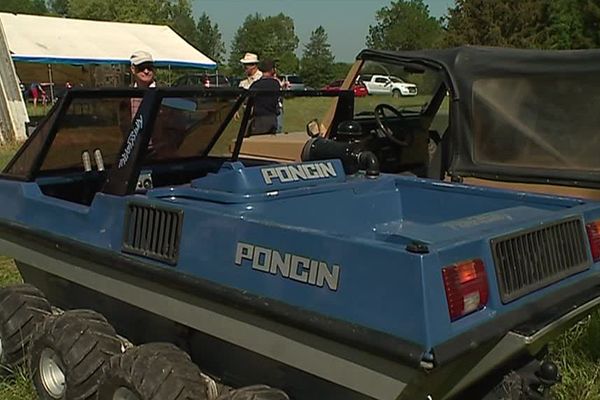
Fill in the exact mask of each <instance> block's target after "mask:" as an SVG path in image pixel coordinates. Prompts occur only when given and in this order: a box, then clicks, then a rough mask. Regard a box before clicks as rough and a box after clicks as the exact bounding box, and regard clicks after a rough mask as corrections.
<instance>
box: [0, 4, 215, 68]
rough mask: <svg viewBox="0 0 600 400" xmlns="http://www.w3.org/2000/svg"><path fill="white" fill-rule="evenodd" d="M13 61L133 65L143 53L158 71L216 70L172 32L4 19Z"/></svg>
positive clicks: (6, 16) (103, 24)
mask: <svg viewBox="0 0 600 400" xmlns="http://www.w3.org/2000/svg"><path fill="white" fill-rule="evenodd" d="M0 23H2V25H3V26H4V31H5V33H6V39H7V41H8V47H9V49H10V52H11V57H12V59H13V60H14V61H26V62H39V63H64V64H106V63H109V64H121V63H129V57H130V56H131V53H133V52H134V51H136V50H145V51H148V52H150V53H151V54H152V56H153V58H154V60H155V64H156V65H157V66H172V67H185V68H205V69H214V68H216V67H217V64H216V63H215V62H214V61H213V60H211V59H210V58H208V57H207V56H205V55H204V54H202V53H201V52H200V51H198V50H196V49H195V48H194V47H193V46H191V45H190V44H188V43H187V42H186V41H185V40H184V39H183V38H181V37H180V36H179V35H177V33H175V32H174V31H173V30H172V29H171V28H169V27H168V26H163V25H144V24H129V23H121V22H103V21H88V20H80V19H71V18H59V17H42V16H37V15H25V14H8V13H0Z"/></svg>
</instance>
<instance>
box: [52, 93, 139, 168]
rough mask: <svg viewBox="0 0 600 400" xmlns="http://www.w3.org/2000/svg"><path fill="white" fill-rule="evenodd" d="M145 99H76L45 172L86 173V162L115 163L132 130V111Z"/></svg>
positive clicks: (62, 123) (64, 121)
mask: <svg viewBox="0 0 600 400" xmlns="http://www.w3.org/2000/svg"><path fill="white" fill-rule="evenodd" d="M140 102H141V98H133V97H127V98H123V97H114V98H109V97H104V98H78V99H73V101H72V102H71V104H70V105H69V107H68V109H67V111H66V113H65V115H64V116H63V118H62V120H61V122H60V125H59V128H58V131H57V132H56V136H55V137H54V140H53V141H52V144H51V146H50V149H49V150H48V154H47V156H46V158H45V159H44V162H43V164H42V167H41V171H42V172H43V171H54V170H68V169H77V170H80V171H83V170H84V159H87V160H90V162H93V161H95V160H94V158H93V157H94V154H98V156H97V157H99V158H101V159H102V164H103V165H104V167H110V166H111V165H113V164H114V163H115V160H116V159H117V156H118V154H119V150H120V148H121V144H122V142H123V138H124V137H125V135H126V133H127V132H128V131H129V129H130V127H131V117H130V116H129V115H130V113H131V110H132V109H134V108H136V107H137V106H139V104H140Z"/></svg>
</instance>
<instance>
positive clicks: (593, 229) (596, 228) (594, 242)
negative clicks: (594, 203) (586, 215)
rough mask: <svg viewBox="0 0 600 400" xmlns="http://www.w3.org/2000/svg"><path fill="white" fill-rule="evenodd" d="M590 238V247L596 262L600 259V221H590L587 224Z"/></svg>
mask: <svg viewBox="0 0 600 400" xmlns="http://www.w3.org/2000/svg"><path fill="white" fill-rule="evenodd" d="M585 229H586V230H587V235H588V239H589V241H590V249H591V250H592V258H593V259H594V262H597V261H600V221H594V222H590V223H589V224H586V225H585Z"/></svg>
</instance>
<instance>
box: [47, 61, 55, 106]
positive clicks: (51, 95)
mask: <svg viewBox="0 0 600 400" xmlns="http://www.w3.org/2000/svg"><path fill="white" fill-rule="evenodd" d="M48 79H49V80H50V98H51V99H52V104H54V82H53V81H52V64H48Z"/></svg>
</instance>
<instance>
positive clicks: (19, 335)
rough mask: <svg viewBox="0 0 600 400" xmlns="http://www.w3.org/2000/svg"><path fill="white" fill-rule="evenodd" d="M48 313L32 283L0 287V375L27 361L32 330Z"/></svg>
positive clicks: (40, 295)
mask: <svg viewBox="0 0 600 400" xmlns="http://www.w3.org/2000/svg"><path fill="white" fill-rule="evenodd" d="M50 314H52V310H51V306H50V303H48V300H46V298H45V297H44V294H43V293H42V292H41V291H40V290H39V289H37V288H36V287H35V286H32V285H28V284H22V285H13V286H8V287H4V288H2V289H0V340H1V343H2V344H1V346H0V354H1V355H0V365H1V368H0V374H3V375H6V374H8V373H10V372H11V371H14V370H15V368H18V367H21V366H23V365H26V364H27V360H28V358H29V344H30V342H31V336H32V334H33V332H34V329H35V327H36V325H37V324H39V323H41V322H42V321H44V319H45V318H46V317H48V316H49V315H50Z"/></svg>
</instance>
